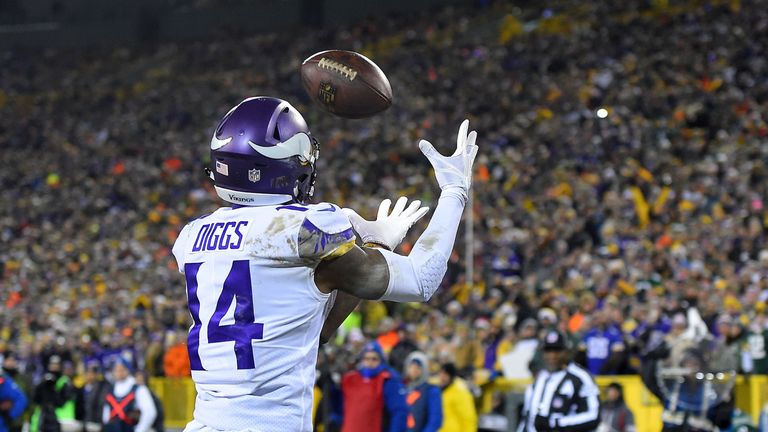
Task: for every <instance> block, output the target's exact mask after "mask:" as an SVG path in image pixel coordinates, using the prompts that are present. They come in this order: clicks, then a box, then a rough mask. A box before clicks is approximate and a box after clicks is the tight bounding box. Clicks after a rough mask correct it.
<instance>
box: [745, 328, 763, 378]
mask: <svg viewBox="0 0 768 432" xmlns="http://www.w3.org/2000/svg"><path fill="white" fill-rule="evenodd" d="M749 328H750V330H749V333H748V335H747V346H746V350H747V356H746V362H745V363H746V367H745V368H744V369H745V372H749V373H753V374H759V375H766V374H768V326H765V324H763V323H761V322H755V323H752V324H751V325H750V327H749Z"/></svg>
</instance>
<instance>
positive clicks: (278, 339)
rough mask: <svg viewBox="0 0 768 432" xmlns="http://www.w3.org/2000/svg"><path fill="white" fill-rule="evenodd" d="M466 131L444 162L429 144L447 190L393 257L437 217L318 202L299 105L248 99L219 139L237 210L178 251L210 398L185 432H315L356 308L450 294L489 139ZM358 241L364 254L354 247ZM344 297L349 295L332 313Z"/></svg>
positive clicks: (313, 151) (219, 173)
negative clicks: (322, 359) (480, 145)
mask: <svg viewBox="0 0 768 432" xmlns="http://www.w3.org/2000/svg"><path fill="white" fill-rule="evenodd" d="M468 125H469V122H468V121H466V120H465V121H464V122H463V123H462V124H461V127H460V129H459V135H458V141H457V146H456V151H455V153H454V154H453V155H451V156H449V157H445V156H442V155H440V154H439V153H438V152H437V151H436V150H435V149H434V147H432V145H431V144H430V143H428V142H427V141H423V140H422V141H421V142H420V143H419V148H420V149H421V151H422V152H423V153H424V155H425V156H426V157H427V159H428V160H429V162H430V163H431V164H432V166H433V167H434V170H435V176H436V177H437V182H438V183H439V185H440V188H441V190H442V192H441V194H440V198H439V200H438V204H437V208H436V209H435V212H434V215H433V217H432V220H431V221H430V223H429V225H428V227H427V228H426V230H425V231H424V233H423V234H422V235H421V237H420V238H419V240H418V241H417V242H416V244H415V245H414V247H413V249H412V251H411V252H410V253H409V254H408V255H407V256H403V255H398V254H396V253H393V252H392V250H393V249H394V248H395V247H396V246H397V245H398V244H399V243H400V241H402V239H403V238H404V236H405V234H406V232H407V230H408V229H409V228H410V226H412V225H413V223H415V222H416V220H418V219H419V218H420V217H421V216H423V215H424V214H425V213H426V211H427V209H423V208H420V203H419V202H418V201H415V202H413V203H411V205H410V206H408V207H407V208H406V200H405V199H404V198H401V199H400V200H398V201H397V203H396V204H395V207H394V208H393V210H392V212H389V211H388V210H389V205H390V203H389V201H388V200H385V202H383V203H382V206H381V207H380V211H379V217H378V218H377V220H375V221H367V220H365V219H363V218H362V217H360V216H358V215H357V213H355V212H354V211H352V210H346V211H342V210H341V209H340V208H339V207H338V206H336V205H334V204H330V203H319V204H310V200H311V198H312V194H313V188H314V183H315V176H316V170H315V163H316V161H317V157H318V147H319V146H318V143H317V141H316V140H315V139H314V138H313V137H312V135H311V134H310V132H309V129H308V127H307V124H306V122H305V121H304V118H303V117H302V116H301V114H300V113H299V112H298V111H297V110H296V109H295V108H294V107H292V106H291V105H290V104H289V103H288V102H286V101H284V100H281V99H276V98H271V97H255V98H249V99H246V100H244V101H243V102H241V103H240V104H238V105H237V106H235V107H234V108H232V109H231V110H230V111H229V112H228V113H227V114H226V115H225V116H224V117H223V119H222V120H221V123H220V124H219V126H218V127H217V128H216V131H215V132H214V136H213V138H212V140H211V164H212V166H211V168H210V173H209V174H210V176H211V178H212V179H213V181H214V184H215V189H216V193H217V194H218V195H219V197H220V198H221V199H223V200H224V201H227V202H228V203H231V204H232V206H231V207H222V208H219V209H218V210H216V211H215V212H214V213H212V214H210V215H208V216H204V217H201V218H199V219H196V220H194V221H192V222H190V223H189V224H188V225H187V226H185V227H184V229H183V230H182V231H181V233H180V234H179V237H178V239H177V240H176V244H175V245H174V247H173V254H174V255H175V257H176V260H177V262H178V266H179V270H180V272H181V273H183V274H184V276H185V278H186V283H187V299H188V305H189V312H190V314H191V315H192V320H193V325H192V327H191V328H190V331H189V336H188V349H189V357H190V363H191V368H192V379H193V380H194V382H195V386H196V389H197V399H196V401H195V411H194V419H193V420H192V421H191V422H190V423H189V424H188V425H187V428H186V430H188V431H198V430H228V431H238V430H258V431H309V430H311V429H312V421H311V413H312V386H313V383H314V381H315V377H314V375H315V362H316V359H317V350H318V345H319V344H318V341H319V337H320V333H321V329H322V327H323V324H324V322H325V321H327V324H326V326H325V327H326V333H328V334H330V333H332V332H333V330H335V328H336V327H337V326H338V323H340V322H341V321H342V320H343V319H344V317H346V315H347V314H348V313H349V311H351V307H354V306H353V305H354V304H356V302H357V299H358V298H361V299H371V300H389V301H398V302H425V301H427V300H429V299H430V297H431V296H432V294H433V293H434V292H435V290H436V289H437V288H438V286H439V285H440V282H441V281H442V279H443V276H444V274H445V271H446V268H447V261H448V257H449V256H450V254H451V250H452V248H453V243H454V240H455V237H456V231H457V229H458V226H459V222H460V220H461V215H462V213H463V210H464V205H465V203H466V201H467V196H468V192H469V188H470V183H471V172H472V164H473V162H474V158H475V155H476V153H477V146H476V145H475V139H476V137H477V134H476V132H474V131H472V132H468ZM356 235H357V236H359V237H360V239H361V240H362V242H363V247H359V246H357V245H356V244H355V240H356ZM334 295H337V296H339V297H340V298H338V299H337V301H336V302H335V303H334V304H333V306H332V309H331V310H329V309H330V308H331V301H332V297H333V296H334Z"/></svg>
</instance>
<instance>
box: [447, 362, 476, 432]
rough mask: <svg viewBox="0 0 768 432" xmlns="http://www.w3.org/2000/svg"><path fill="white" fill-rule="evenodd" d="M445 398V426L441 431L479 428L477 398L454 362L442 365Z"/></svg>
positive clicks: (461, 430)
mask: <svg viewBox="0 0 768 432" xmlns="http://www.w3.org/2000/svg"><path fill="white" fill-rule="evenodd" d="M440 387H441V388H442V398H443V426H442V427H441V428H440V432H473V431H476V430H477V410H476V409H475V400H474V397H473V396H472V392H471V391H470V390H469V387H467V384H466V383H465V382H464V380H463V379H461V378H460V377H459V376H458V371H457V370H456V366H454V365H453V363H445V364H443V365H442V366H441V367H440Z"/></svg>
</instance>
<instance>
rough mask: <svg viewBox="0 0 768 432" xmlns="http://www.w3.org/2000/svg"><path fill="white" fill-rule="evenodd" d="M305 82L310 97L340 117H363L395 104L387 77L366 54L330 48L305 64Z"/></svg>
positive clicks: (302, 66)
mask: <svg viewBox="0 0 768 432" xmlns="http://www.w3.org/2000/svg"><path fill="white" fill-rule="evenodd" d="M301 82H302V84H304V89H305V90H306V91H307V93H308V94H309V97H310V98H311V99H312V100H314V101H315V102H317V103H318V104H320V106H322V107H323V108H324V109H326V110H327V111H329V112H331V113H333V114H336V115H337V116H339V117H345V118H352V119H359V118H364V117H370V116H372V115H374V114H376V113H379V112H382V111H384V110H385V109H387V108H389V106H390V105H392V86H391V85H390V84H389V80H388V79H387V76H386V75H384V72H382V71H381V69H380V68H379V67H378V66H376V63H374V62H372V61H371V60H369V59H368V58H367V57H365V56H364V55H362V54H358V53H356V52H354V51H342V50H328V51H321V52H319V53H316V54H313V55H311V56H310V57H309V58H307V59H306V60H304V62H303V63H302V64H301Z"/></svg>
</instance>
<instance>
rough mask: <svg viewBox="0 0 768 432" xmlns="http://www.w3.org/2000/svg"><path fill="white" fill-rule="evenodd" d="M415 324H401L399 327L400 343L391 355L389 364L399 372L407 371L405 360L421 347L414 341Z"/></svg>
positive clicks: (393, 348)
mask: <svg viewBox="0 0 768 432" xmlns="http://www.w3.org/2000/svg"><path fill="white" fill-rule="evenodd" d="M413 327H414V326H413V324H409V325H406V324H400V325H399V326H397V336H398V342H397V344H396V345H395V346H394V347H392V351H390V353H389V364H390V366H392V369H394V370H397V371H400V370H402V371H404V370H405V359H406V358H407V357H408V355H410V354H411V353H412V352H414V351H418V349H419V347H418V346H417V345H416V342H414V340H413V331H414V328H413Z"/></svg>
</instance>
